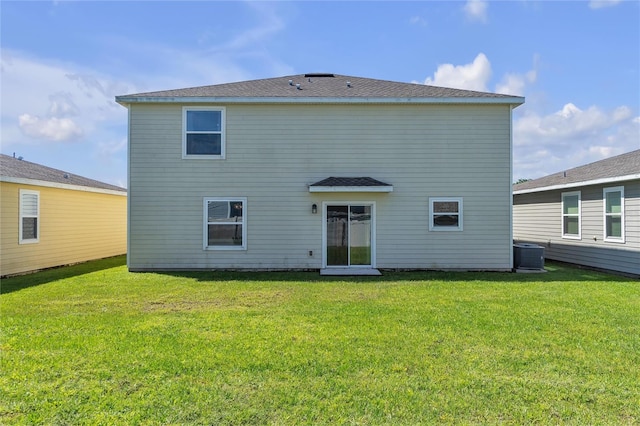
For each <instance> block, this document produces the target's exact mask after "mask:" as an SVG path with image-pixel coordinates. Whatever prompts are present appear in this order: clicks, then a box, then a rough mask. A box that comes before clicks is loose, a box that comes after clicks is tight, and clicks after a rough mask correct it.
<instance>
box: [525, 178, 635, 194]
mask: <svg viewBox="0 0 640 426" xmlns="http://www.w3.org/2000/svg"><path fill="white" fill-rule="evenodd" d="M636 179H640V173H636V174H633V175H626V176H617V177H611V178H601V179H593V180H585V181H582V182H572V183H565V184H559V185H550V186H542V187H539V188H530V189H521V190H519V191H513V195H520V194H531V193H533V192H544V191H554V190H556V189H569V188H578V187H580V186H589V185H603V184H607V183H617V182H626V181H629V180H636Z"/></svg>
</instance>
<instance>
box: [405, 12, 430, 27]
mask: <svg viewBox="0 0 640 426" xmlns="http://www.w3.org/2000/svg"><path fill="white" fill-rule="evenodd" d="M409 23H410V24H411V25H419V26H421V27H426V26H427V20H426V19H424V18H423V17H422V16H418V15H416V16H412V17H411V19H409Z"/></svg>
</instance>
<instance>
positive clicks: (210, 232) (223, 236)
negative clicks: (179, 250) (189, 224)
mask: <svg viewBox="0 0 640 426" xmlns="http://www.w3.org/2000/svg"><path fill="white" fill-rule="evenodd" d="M246 216H247V199H246V198H244V197H236V198H226V197H225V198H219V197H210V198H205V199H204V249H205V250H246V249H247V226H246Z"/></svg>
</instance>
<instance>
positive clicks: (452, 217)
mask: <svg viewBox="0 0 640 426" xmlns="http://www.w3.org/2000/svg"><path fill="white" fill-rule="evenodd" d="M429 231H462V198H457V197H456V198H451V197H448V198H435V197H434V198H429Z"/></svg>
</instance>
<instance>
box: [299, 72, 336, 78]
mask: <svg viewBox="0 0 640 426" xmlns="http://www.w3.org/2000/svg"><path fill="white" fill-rule="evenodd" d="M304 76H305V77H308V78H309V77H335V75H333V74H327V73H322V72H312V73H308V74H305V75H304Z"/></svg>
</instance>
